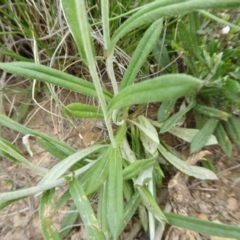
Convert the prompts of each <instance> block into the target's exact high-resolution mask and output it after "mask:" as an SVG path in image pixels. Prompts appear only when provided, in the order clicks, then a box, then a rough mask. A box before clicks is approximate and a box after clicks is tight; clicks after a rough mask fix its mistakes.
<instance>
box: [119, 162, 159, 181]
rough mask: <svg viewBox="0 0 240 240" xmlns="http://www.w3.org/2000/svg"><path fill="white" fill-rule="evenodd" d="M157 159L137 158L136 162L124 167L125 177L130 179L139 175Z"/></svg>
mask: <svg viewBox="0 0 240 240" xmlns="http://www.w3.org/2000/svg"><path fill="white" fill-rule="evenodd" d="M155 162H156V159H155V158H153V159H144V160H137V161H136V162H134V163H131V164H130V165H129V166H127V167H126V168H124V170H123V179H124V180H128V179H132V178H134V177H137V176H138V175H139V174H140V173H141V172H143V171H144V170H146V169H148V168H150V167H152V166H153V165H154V163H155Z"/></svg>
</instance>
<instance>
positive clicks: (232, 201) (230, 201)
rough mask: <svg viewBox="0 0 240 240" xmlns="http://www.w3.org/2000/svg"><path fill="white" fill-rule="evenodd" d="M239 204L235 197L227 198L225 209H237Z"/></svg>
mask: <svg viewBox="0 0 240 240" xmlns="http://www.w3.org/2000/svg"><path fill="white" fill-rule="evenodd" d="M238 208H239V205H238V202H237V199H236V198H229V199H228V201H227V209H228V210H230V211H236V210H238Z"/></svg>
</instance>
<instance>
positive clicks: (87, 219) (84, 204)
mask: <svg viewBox="0 0 240 240" xmlns="http://www.w3.org/2000/svg"><path fill="white" fill-rule="evenodd" d="M69 189H70V194H71V196H72V198H73V201H74V203H75V205H76V207H77V209H78V212H79V214H80V216H81V219H82V221H83V223H84V225H85V229H86V233H87V239H99V240H105V237H104V234H103V232H102V231H101V228H100V226H99V223H98V221H97V219H96V216H95V213H94V211H93V209H92V206H91V203H90V201H89V200H88V197H87V195H86V194H85V192H84V190H83V188H82V186H81V183H80V182H79V181H78V180H77V179H76V178H75V177H74V178H73V181H71V182H70V186H69Z"/></svg>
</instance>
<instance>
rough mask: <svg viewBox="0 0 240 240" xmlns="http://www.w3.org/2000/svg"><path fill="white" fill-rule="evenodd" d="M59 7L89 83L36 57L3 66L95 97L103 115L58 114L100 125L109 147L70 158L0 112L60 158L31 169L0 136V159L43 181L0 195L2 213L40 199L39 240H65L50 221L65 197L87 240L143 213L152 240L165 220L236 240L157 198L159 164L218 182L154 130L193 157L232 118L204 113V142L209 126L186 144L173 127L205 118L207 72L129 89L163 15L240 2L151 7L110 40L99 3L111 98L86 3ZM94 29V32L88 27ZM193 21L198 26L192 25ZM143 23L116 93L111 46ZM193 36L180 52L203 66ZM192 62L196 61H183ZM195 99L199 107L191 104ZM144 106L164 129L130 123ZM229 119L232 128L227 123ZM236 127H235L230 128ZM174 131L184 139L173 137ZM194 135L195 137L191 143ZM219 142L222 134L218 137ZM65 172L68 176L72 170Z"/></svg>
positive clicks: (111, 234)
mask: <svg viewBox="0 0 240 240" xmlns="http://www.w3.org/2000/svg"><path fill="white" fill-rule="evenodd" d="M61 4H62V8H63V11H64V14H65V17H66V21H67V23H68V27H69V28H70V30H71V33H72V36H73V38H74V40H75V44H76V46H77V49H78V51H79V54H80V56H81V61H82V63H83V64H85V66H86V67H87V68H88V70H89V73H90V75H91V79H92V82H93V83H91V82H88V81H85V80H83V79H81V78H78V77H74V76H72V75H70V74H67V73H64V72H63V71H60V70H56V69H53V68H50V67H46V66H43V65H41V64H39V63H38V61H37V60H35V63H33V62H9V63H0V68H1V69H3V70H4V71H7V72H9V73H12V74H16V75H19V76H22V77H26V78H30V79H37V80H39V81H43V82H46V83H50V84H54V85H56V86H59V87H63V88H65V89H68V90H72V91H75V92H78V93H81V94H84V95H86V96H91V97H95V98H97V100H98V101H99V103H100V106H101V108H100V110H99V109H98V108H96V107H93V106H90V105H86V104H82V103H71V104H70V105H67V106H64V107H62V108H63V113H64V114H65V116H66V117H68V118H70V117H71V115H73V116H75V117H86V118H89V117H96V118H102V119H103V120H104V123H105V125H106V128H107V132H108V136H109V141H108V142H107V143H106V144H102V143H97V144H95V145H93V146H90V147H87V148H85V149H83V150H80V151H76V150H75V149H73V148H72V147H70V146H68V145H67V144H65V143H64V142H61V141H58V140H56V139H54V138H52V137H49V136H48V135H45V134H42V133H40V132H37V131H34V130H31V129H29V128H27V127H24V126H23V125H21V124H19V123H17V122H15V121H13V120H11V119H9V118H8V117H6V116H4V115H3V114H1V115H0V123H1V124H2V125H4V126H6V127H8V128H11V129H13V130H15V131H17V132H20V133H22V134H24V135H31V136H34V137H35V138H36V140H37V141H38V142H39V144H40V145H41V146H42V147H43V148H45V149H46V150H47V151H48V152H50V153H51V154H52V155H53V156H55V157H57V158H58V159H59V160H61V161H59V163H57V164H56V165H55V166H53V167H52V168H51V169H45V168H40V167H38V166H35V165H32V164H30V163H29V162H28V161H27V160H26V159H25V157H24V156H23V154H22V153H21V152H20V151H19V150H18V149H16V148H15V147H14V146H13V145H12V144H11V143H10V142H8V141H6V140H4V139H0V149H1V150H0V154H1V155H2V156H4V157H7V158H9V159H10V160H12V161H15V162H16V161H17V162H19V163H21V164H24V165H25V166H26V167H28V168H30V169H32V170H35V171H39V172H41V173H42V174H43V178H42V180H41V181H40V182H39V184H38V185H37V186H34V187H30V188H26V189H20V190H18V191H13V192H6V193H1V194H0V202H1V207H2V208H3V207H5V206H6V205H8V204H10V203H12V201H14V200H18V199H20V198H23V197H27V196H29V195H33V194H38V195H39V194H42V196H41V202H40V207H39V217H40V219H41V228H42V233H43V236H44V238H45V239H61V238H63V237H65V236H66V235H67V234H68V232H65V231H63V232H62V233H61V234H59V233H58V231H57V230H56V229H55V228H54V226H53V224H52V214H51V213H52V212H54V211H56V210H57V209H58V208H59V207H61V206H62V205H63V204H64V203H66V201H67V200H68V199H69V198H72V199H73V201H74V204H73V205H72V207H71V208H72V209H77V210H78V212H79V214H80V216H81V219H82V221H83V222H84V224H85V228H86V232H87V236H88V239H117V238H118V236H119V235H120V233H121V232H122V231H123V229H124V228H125V226H126V225H127V223H128V222H129V221H130V219H131V218H132V216H133V214H134V213H135V212H136V211H137V209H138V210H139V212H140V213H141V211H142V210H145V211H147V213H148V222H149V230H148V231H149V234H150V239H154V234H155V231H156V230H155V221H156V220H157V221H158V222H160V223H161V224H162V226H163V227H164V226H165V224H166V223H167V222H169V223H170V224H172V225H176V226H180V227H184V228H189V229H191V230H195V231H198V232H201V233H206V234H213V235H218V236H225V237H235V238H238V236H239V234H240V231H239V228H237V227H233V226H228V227H226V226H225V225H217V224H211V227H210V228H208V227H206V225H207V224H209V223H208V222H206V221H200V220H197V219H194V221H193V220H192V219H191V218H189V217H187V216H179V215H177V214H164V213H163V212H162V210H161V209H160V208H159V206H158V204H157V202H156V199H155V194H156V188H157V186H158V187H160V186H161V180H162V178H163V177H164V174H163V172H162V170H161V165H160V163H159V157H161V158H163V159H164V160H165V161H166V162H169V163H170V164H172V165H173V166H175V167H176V168H177V169H178V170H180V171H181V172H183V173H185V174H187V175H190V176H194V177H196V178H199V179H216V178H217V177H216V175H215V173H213V172H212V171H210V170H208V169H206V168H202V167H197V166H190V165H188V164H187V163H186V162H185V161H183V160H181V159H180V158H179V157H178V156H177V155H176V154H175V153H174V152H173V151H171V148H170V147H169V146H167V144H165V143H163V142H162V141H161V138H159V133H158V131H157V128H159V127H160V133H164V132H167V131H169V132H171V133H173V134H174V135H177V136H179V137H180V138H183V139H184V140H186V141H188V142H191V150H192V152H195V151H197V150H199V148H201V147H203V146H204V145H206V144H207V142H208V141H209V139H210V137H211V134H212V133H213V132H214V130H215V128H216V126H221V125H218V124H219V119H221V120H223V121H224V120H225V117H229V116H228V113H224V112H221V111H220V112H219V111H217V110H216V109H215V108H213V109H212V110H211V114H215V115H210V116H208V117H209V120H208V123H207V127H211V132H210V134H209V135H207V136H205V135H206V134H205V133H206V131H207V130H208V129H209V128H208V129H207V130H206V127H205V128H202V130H201V131H198V130H196V129H194V131H193V135H192V137H189V134H188V135H187V134H186V131H187V130H185V129H180V128H178V127H175V126H174V125H175V124H176V123H177V122H179V121H180V120H181V119H182V117H183V116H185V114H186V113H187V112H188V111H190V110H191V109H193V108H194V109H195V110H196V112H197V111H198V112H201V111H202V112H201V113H203V111H204V106H200V105H199V101H200V99H201V96H202V95H203V93H204V89H205V87H209V88H210V87H211V85H208V82H207V83H206V81H205V82H204V81H202V80H200V79H199V78H204V77H205V76H202V75H201V74H200V73H202V72H203V70H202V69H200V70H198V69H195V67H194V66H193V65H190V66H189V68H190V69H191V73H192V75H194V77H193V76H191V75H187V74H177V73H172V74H166V75H162V76H160V77H155V78H153V79H148V80H145V81H142V82H139V83H135V84H134V81H135V79H136V76H137V74H138V73H139V71H140V69H141V67H142V66H143V65H144V62H145V61H146V59H147V57H148V56H149V54H150V53H151V51H152V49H153V48H154V46H155V45H156V43H157V41H158V39H159V36H160V34H161V32H162V29H163V18H164V17H166V18H167V17H172V16H174V15H176V14H179V13H181V14H188V13H189V14H188V17H189V18H190V19H191V20H193V19H196V15H195V14H194V13H192V12H193V11H197V10H198V9H203V8H213V9H214V8H219V7H225V8H227V7H234V6H239V1H237V0H231V1H228V2H226V1H222V0H221V1H220V0H219V1H211V0H208V1H206V0H203V1H201V2H199V1H197V0H191V1H189V0H186V1H179V0H172V1H164V0H163V1H154V2H152V3H147V4H145V5H143V6H141V7H140V8H138V9H137V10H135V11H132V12H129V13H130V14H131V16H130V17H129V18H128V19H127V20H126V21H125V22H124V23H122V24H120V26H119V27H118V28H117V29H116V31H115V32H114V34H113V35H112V36H111V32H110V29H111V28H110V20H111V19H109V7H108V6H109V2H108V1H107V0H105V1H104V0H102V1H101V17H102V19H101V26H102V31H103V32H102V34H103V40H104V47H103V52H104V53H105V55H106V70H107V73H108V77H109V79H110V80H111V86H112V89H113V93H110V92H109V91H107V90H105V89H104V88H103V87H102V86H101V81H100V79H99V74H98V71H97V67H96V66H97V59H98V58H97V56H96V53H95V52H96V50H95V45H94V41H93V37H92V34H91V25H90V23H89V17H88V15H87V9H86V2H85V1H84V0H78V1H77V0H75V1H69V0H62V1H61ZM120 17H121V16H119V17H118V18H120ZM92 24H93V25H94V23H92ZM115 24H116V25H117V24H119V22H118V23H116V22H115ZM191 24H196V23H195V22H191ZM146 25H147V26H148V27H147V28H146V30H145V32H144V35H143V36H142V38H141V39H140V40H139V42H138V43H137V47H136V50H135V52H134V54H133V56H132V58H131V60H130V62H129V65H128V67H127V70H126V71H125V73H124V76H123V78H122V80H121V83H120V86H118V84H117V81H116V76H115V74H114V66H113V62H114V48H115V47H116V44H117V43H118V41H119V40H120V39H121V38H122V37H124V36H125V35H126V34H127V33H129V32H131V31H133V30H135V29H137V28H141V27H142V26H146ZM179 25H180V26H179V27H180V28H182V30H181V34H182V35H184V31H185V30H184V29H183V28H184V25H183V24H181V23H180V24H179ZM112 26H113V25H112ZM117 26H118V25H117ZM190 27H191V28H192V29H194V26H192V25H191V26H190ZM113 28H114V27H113ZM188 35H189V34H188ZM194 37H196V36H193V35H191V38H192V39H190V40H192V42H191V44H193V45H188V43H187V45H186V46H191V48H192V49H190V48H188V49H187V50H188V51H194V50H196V47H197V50H198V51H194V52H195V57H196V58H197V59H198V60H199V61H200V62H202V64H203V65H204V66H205V65H206V63H205V59H203V57H202V56H201V52H199V51H200V50H199V48H198V46H196V44H197V42H195V40H194ZM185 40H188V39H185ZM185 40H183V42H184V41H185ZM143 48H144V49H143ZM215 57H216V56H215ZM189 64H192V63H191V62H189ZM211 67H212V65H210V66H207V67H206V69H208V68H211ZM206 71H207V70H206ZM180 97H185V99H184V104H183V107H182V109H181V110H180V111H179V112H178V113H176V114H174V115H173V116H171V117H170V118H169V116H170V115H169V114H165V113H166V112H167V113H169V112H170V110H171V109H172V108H173V106H174V103H175V101H176V99H178V98H180ZM197 101H198V103H196V102H197ZM149 102H163V103H164V104H162V105H161V107H160V109H159V113H158V114H159V118H162V119H161V121H164V122H163V123H159V122H154V121H151V120H150V119H148V118H146V117H144V116H142V115H138V114H137V113H136V114H135V117H133V118H130V117H129V108H130V107H131V106H132V105H134V104H147V103H149ZM166 110H167V111H166ZM205 110H206V107H205ZM205 115H206V114H205ZM230 119H231V120H232V121H235V120H234V118H232V117H230ZM227 123H228V122H227ZM112 124H115V125H117V126H118V129H117V131H116V133H114V131H113V127H112ZM234 124H236V123H235V122H234ZM230 127H235V125H233V124H231V126H230ZM219 129H220V130H221V134H223V131H222V128H221V127H219ZM179 131H182V132H180V134H178V133H179ZM177 132H178V133H177ZM228 132H230V130H229V131H228ZM194 135H196V136H197V137H196V136H195V137H193V136H194ZM199 135H200V136H203V137H201V138H200V139H201V142H200V143H199V141H197V140H196V139H197V138H198V137H199ZM219 135H220V133H219ZM222 137H223V136H221V137H218V139H220V138H222ZM238 137H239V134H238ZM210 140H211V139H210ZM211 141H212V142H211V143H213V142H214V143H216V141H214V140H211ZM219 143H220V141H219ZM227 151H229V150H227ZM77 163H78V164H79V163H80V165H79V166H80V167H76V165H75V164H77ZM68 170H70V171H71V172H70V173H69V172H68ZM66 182H67V183H69V189H68V190H67V191H66V193H65V194H64V195H63V196H62V197H61V198H60V199H59V200H58V202H57V203H56V204H54V201H53V199H54V196H55V188H56V187H57V186H59V185H61V184H63V183H66ZM94 193H98V196H99V199H98V209H97V212H96V213H95V212H94V210H93V208H92V206H91V202H90V200H89V199H90V198H91V196H92V195H93V194H94ZM141 209H142V210H141ZM67 218H68V217H66V218H65V219H64V221H63V226H62V228H65V227H66V226H68V224H69V225H71V224H72V223H73V222H71V221H70V220H69V219H67ZM75 219H76V217H74V218H73V221H75ZM186 223H188V224H186ZM189 223H191V224H189ZM65 224H66V225H65ZM222 227H224V231H221V228H222Z"/></svg>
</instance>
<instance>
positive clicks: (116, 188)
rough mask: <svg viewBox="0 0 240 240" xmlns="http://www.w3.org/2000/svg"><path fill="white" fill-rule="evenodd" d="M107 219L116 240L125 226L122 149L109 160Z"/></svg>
mask: <svg viewBox="0 0 240 240" xmlns="http://www.w3.org/2000/svg"><path fill="white" fill-rule="evenodd" d="M107 184H108V193H107V219H108V225H109V229H110V231H111V233H112V235H113V238H114V239H115V240H116V239H118V236H119V234H120V230H121V229H122V226H123V173H122V157H121V154H120V149H113V150H112V152H111V154H110V159H109V177H108V183H107Z"/></svg>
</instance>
